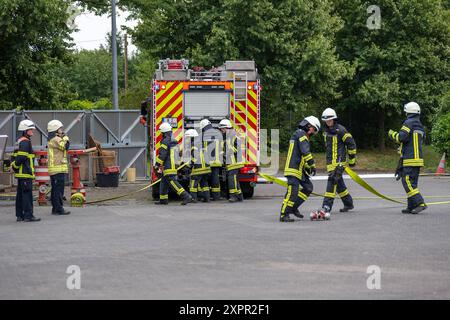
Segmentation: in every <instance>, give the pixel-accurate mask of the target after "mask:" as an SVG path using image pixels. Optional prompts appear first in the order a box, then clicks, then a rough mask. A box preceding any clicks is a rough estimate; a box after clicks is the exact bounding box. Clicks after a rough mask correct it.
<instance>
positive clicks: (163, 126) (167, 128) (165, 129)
mask: <svg viewBox="0 0 450 320" xmlns="http://www.w3.org/2000/svg"><path fill="white" fill-rule="evenodd" d="M159 131H161V132H162V133H166V132H170V131H172V126H171V125H170V124H169V123H168V122H163V123H162V124H161V125H160V126H159Z"/></svg>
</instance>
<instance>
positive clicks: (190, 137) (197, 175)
mask: <svg viewBox="0 0 450 320" xmlns="http://www.w3.org/2000/svg"><path fill="white" fill-rule="evenodd" d="M184 136H185V138H186V140H185V142H186V145H188V146H190V149H189V152H190V154H189V158H190V160H191V161H190V166H191V179H190V182H189V193H190V194H191V196H192V199H193V202H197V200H198V199H199V198H201V199H202V201H203V202H209V198H210V194H209V183H208V180H209V175H210V173H211V168H210V167H209V165H208V164H207V163H206V160H205V152H204V149H203V148H202V143H201V141H200V139H199V135H198V132H197V130H195V129H189V130H187V131H186V132H185V134H184Z"/></svg>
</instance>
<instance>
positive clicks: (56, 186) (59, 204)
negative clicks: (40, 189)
mask: <svg viewBox="0 0 450 320" xmlns="http://www.w3.org/2000/svg"><path fill="white" fill-rule="evenodd" d="M47 131H48V173H49V175H50V180H51V184H52V192H51V201H52V214H54V215H67V214H70V211H66V210H64V207H63V198H64V185H65V181H64V180H65V175H66V174H67V173H68V171H69V166H68V161H67V150H68V149H69V147H70V142H69V136H67V135H66V134H65V133H64V130H63V124H62V122H61V121H59V120H51V121H50V122H49V123H48V124H47Z"/></svg>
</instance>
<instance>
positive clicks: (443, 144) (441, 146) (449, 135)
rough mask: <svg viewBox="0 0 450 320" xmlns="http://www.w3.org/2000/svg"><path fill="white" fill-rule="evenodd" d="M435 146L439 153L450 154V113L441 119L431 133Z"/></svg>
mask: <svg viewBox="0 0 450 320" xmlns="http://www.w3.org/2000/svg"><path fill="white" fill-rule="evenodd" d="M431 136H432V141H433V146H434V147H435V148H436V149H437V150H438V151H439V152H446V153H447V155H449V154H450V112H449V113H447V114H443V115H442V116H441V117H439V118H438V119H437V121H436V123H435V124H434V126H433V130H432V131H431Z"/></svg>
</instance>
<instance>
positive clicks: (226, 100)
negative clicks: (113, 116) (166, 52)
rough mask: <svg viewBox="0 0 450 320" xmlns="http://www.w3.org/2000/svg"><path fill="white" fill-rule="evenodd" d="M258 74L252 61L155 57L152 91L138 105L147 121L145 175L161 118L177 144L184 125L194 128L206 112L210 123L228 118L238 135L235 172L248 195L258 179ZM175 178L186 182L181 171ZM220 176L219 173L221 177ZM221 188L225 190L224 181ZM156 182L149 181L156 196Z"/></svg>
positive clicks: (159, 136) (157, 145) (152, 161)
mask: <svg viewBox="0 0 450 320" xmlns="http://www.w3.org/2000/svg"><path fill="white" fill-rule="evenodd" d="M260 92H261V87H260V80H259V76H258V71H257V69H256V66H255V62H254V61H226V62H225V63H224V64H223V65H222V66H220V67H216V68H212V69H210V70H205V69H204V68H201V67H194V68H192V69H190V68H189V61H188V60H185V59H182V60H170V59H165V60H160V61H159V63H158V68H157V69H156V71H155V75H154V78H153V81H152V88H151V95H150V97H149V98H148V99H147V100H146V101H145V102H144V103H143V104H142V105H141V116H142V120H141V122H142V123H146V124H147V125H148V126H147V127H148V135H149V139H148V140H149V145H148V149H149V150H148V151H149V152H148V155H149V166H148V167H149V168H150V169H151V172H149V176H151V178H152V181H155V180H156V179H157V178H158V177H157V175H156V173H155V170H154V166H155V159H156V155H157V154H158V152H159V148H160V144H161V140H162V134H161V133H160V132H159V131H158V128H159V126H160V125H161V124H162V123H163V122H168V123H169V124H170V125H171V126H172V128H173V138H174V139H176V140H177V141H178V144H179V146H182V144H183V134H184V132H185V130H187V129H197V130H198V127H197V126H198V124H199V122H200V120H202V119H204V118H207V119H208V120H209V121H210V122H211V123H212V125H213V127H214V128H217V127H218V124H219V122H220V120H222V119H224V118H227V119H229V120H230V121H231V123H232V124H233V126H234V128H235V130H236V132H237V133H238V135H239V137H240V138H241V142H242V152H243V153H242V154H243V159H244V162H245V166H244V168H242V169H240V173H239V175H238V178H239V181H240V185H241V188H242V191H243V193H244V197H245V198H250V197H252V196H253V191H254V187H255V185H256V182H257V172H258V168H259V157H260ZM179 180H180V182H181V183H182V184H184V185H185V186H187V185H186V184H187V181H186V177H185V176H184V175H183V173H182V172H179ZM221 181H223V179H221ZM222 190H223V191H225V192H226V183H225V181H223V183H222ZM158 196H159V187H158V185H155V186H154V187H153V197H155V198H158Z"/></svg>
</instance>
